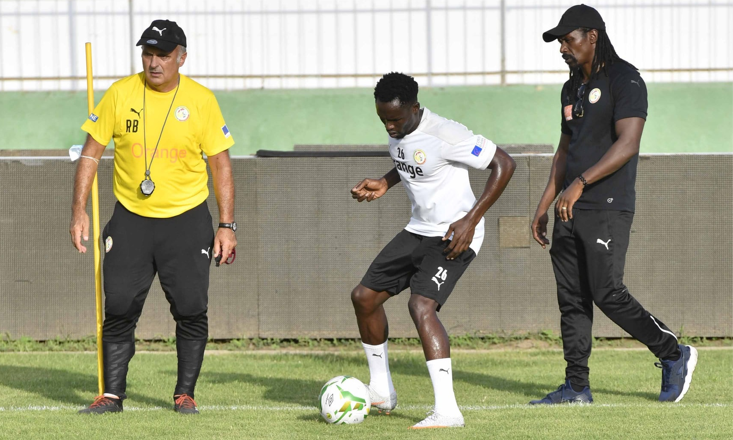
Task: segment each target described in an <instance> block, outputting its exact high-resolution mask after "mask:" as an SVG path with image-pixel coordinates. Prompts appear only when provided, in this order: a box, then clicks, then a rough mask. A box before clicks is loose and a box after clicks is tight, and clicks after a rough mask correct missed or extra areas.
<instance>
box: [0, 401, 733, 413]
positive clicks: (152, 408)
mask: <svg viewBox="0 0 733 440" xmlns="http://www.w3.org/2000/svg"><path fill="white" fill-rule="evenodd" d="M579 406H581V407H590V408H663V407H667V408H669V407H672V406H670V405H669V404H667V403H640V404H620V403H606V404H602V403H593V404H589V405H528V404H513V405H459V408H460V409H461V410H462V411H502V410H511V409H520V410H531V411H535V410H536V409H537V408H547V409H551V410H556V411H562V410H565V409H569V408H577V407H579ZM673 407H675V408H676V407H682V408H733V403H678V404H675V405H673ZM82 408H83V407H82V406H74V405H57V406H35V405H31V406H11V407H0V412H40V411H77V410H80V409H82ZM199 409H200V410H202V411H280V412H282V411H316V412H317V411H318V408H316V407H315V406H304V405H299V406H262V405H199ZM431 409H433V406H432V405H398V406H397V408H396V409H395V411H398V410H404V411H417V410H422V411H429V410H431ZM163 410H165V411H168V410H170V411H173V406H172V405H171V407H170V408H168V407H166V408H162V407H160V406H150V407H134V406H133V407H129V406H126V407H125V411H140V412H150V411H163Z"/></svg>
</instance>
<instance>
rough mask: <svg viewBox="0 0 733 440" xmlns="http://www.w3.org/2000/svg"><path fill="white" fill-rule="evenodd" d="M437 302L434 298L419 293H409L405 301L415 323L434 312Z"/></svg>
mask: <svg viewBox="0 0 733 440" xmlns="http://www.w3.org/2000/svg"><path fill="white" fill-rule="evenodd" d="M436 307H437V303H436V302H435V300H432V299H430V298H426V297H424V296H420V295H411V296H410V300H409V301H408V302H407V308H408V309H409V310H410V316H411V317H412V320H413V321H414V322H415V323H419V322H422V321H424V320H425V319H427V318H428V317H431V316H433V315H434V314H435V309H436Z"/></svg>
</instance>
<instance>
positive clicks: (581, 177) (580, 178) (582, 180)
mask: <svg viewBox="0 0 733 440" xmlns="http://www.w3.org/2000/svg"><path fill="white" fill-rule="evenodd" d="M578 180H580V183H582V184H583V188H585V187H586V186H587V185H588V182H586V181H585V177H583V175H582V174H581V175H579V176H578Z"/></svg>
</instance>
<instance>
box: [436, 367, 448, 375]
mask: <svg viewBox="0 0 733 440" xmlns="http://www.w3.org/2000/svg"><path fill="white" fill-rule="evenodd" d="M441 371H445V374H450V368H448V369H445V368H441V369H440V370H438V373H440V372H441Z"/></svg>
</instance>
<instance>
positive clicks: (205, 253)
mask: <svg viewBox="0 0 733 440" xmlns="http://www.w3.org/2000/svg"><path fill="white" fill-rule="evenodd" d="M210 250H211V246H209V248H208V249H206V250H203V249H201V253H202V254H204V255H206V258H209V251H210Z"/></svg>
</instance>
